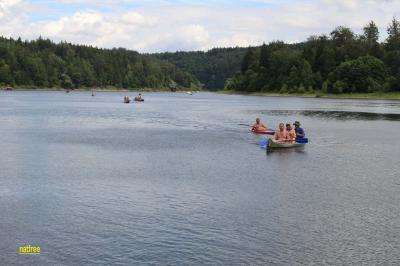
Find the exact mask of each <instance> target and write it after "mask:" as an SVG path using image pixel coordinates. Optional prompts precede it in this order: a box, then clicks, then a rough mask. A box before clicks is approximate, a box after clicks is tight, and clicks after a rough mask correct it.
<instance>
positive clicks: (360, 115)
mask: <svg viewBox="0 0 400 266" xmlns="http://www.w3.org/2000/svg"><path fill="white" fill-rule="evenodd" d="M257 113H261V114H264V115H271V116H298V115H303V116H310V117H315V118H322V119H337V120H390V121H400V114H396V113H372V112H353V111H330V110H329V111H326V110H263V111H257Z"/></svg>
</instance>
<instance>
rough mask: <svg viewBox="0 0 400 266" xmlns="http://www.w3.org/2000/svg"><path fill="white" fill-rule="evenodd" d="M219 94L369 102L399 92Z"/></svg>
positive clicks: (399, 97) (395, 97) (397, 95)
mask: <svg viewBox="0 0 400 266" xmlns="http://www.w3.org/2000/svg"><path fill="white" fill-rule="evenodd" d="M217 93H221V94H240V95H250V96H269V97H305V98H332V99H369V100H400V92H373V93H343V94H330V93H322V92H306V93H277V92H276V93H274V92H252V93H246V92H243V91H234V90H221V91H217Z"/></svg>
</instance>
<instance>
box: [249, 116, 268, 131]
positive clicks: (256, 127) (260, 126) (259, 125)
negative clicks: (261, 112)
mask: <svg viewBox="0 0 400 266" xmlns="http://www.w3.org/2000/svg"><path fill="white" fill-rule="evenodd" d="M251 130H253V131H255V130H267V126H266V125H264V124H263V123H262V122H261V120H260V118H258V117H257V118H256V123H255V124H254V125H253V127H252V128H251Z"/></svg>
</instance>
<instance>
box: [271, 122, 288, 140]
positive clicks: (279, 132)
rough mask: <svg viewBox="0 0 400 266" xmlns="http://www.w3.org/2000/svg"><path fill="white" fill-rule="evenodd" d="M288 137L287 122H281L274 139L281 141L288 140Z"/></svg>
mask: <svg viewBox="0 0 400 266" xmlns="http://www.w3.org/2000/svg"><path fill="white" fill-rule="evenodd" d="M287 139H288V133H287V132H286V130H285V124H284V123H280V124H279V130H277V131H275V135H274V140H276V141H279V142H286V141H287Z"/></svg>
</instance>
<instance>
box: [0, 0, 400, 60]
mask: <svg viewBox="0 0 400 266" xmlns="http://www.w3.org/2000/svg"><path fill="white" fill-rule="evenodd" d="M393 17H397V18H400V0H320V1H317V0H238V1H234V0H231V1H229V0H204V1H189V0H0V35H2V36H5V37H13V38H18V37H21V38H22V39H23V40H32V39H37V38H38V37H39V36H42V37H43V38H49V39H51V40H53V41H55V42H60V41H67V42H72V43H76V44H86V45H93V46H97V47H102V48H113V47H124V48H127V49H132V50H136V51H139V52H143V53H144V52H146V53H152V52H164V51H171V52H173V51H190V50H208V49H211V48H213V47H234V46H241V47H247V46H250V45H252V46H254V45H260V44H262V43H264V42H265V43H268V42H270V41H274V40H283V41H285V42H289V43H293V42H299V41H304V40H306V39H307V38H308V37H309V36H311V35H320V34H329V33H330V32H331V31H332V30H333V29H334V28H335V27H336V26H340V25H342V26H347V27H350V28H352V29H353V30H354V31H355V32H356V33H361V32H362V28H363V26H365V25H366V24H367V23H368V22H369V21H370V20H374V21H375V23H376V24H377V25H378V27H379V29H380V32H381V40H384V39H385V37H386V28H387V26H388V24H389V23H390V21H391V19H392V18H393Z"/></svg>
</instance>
